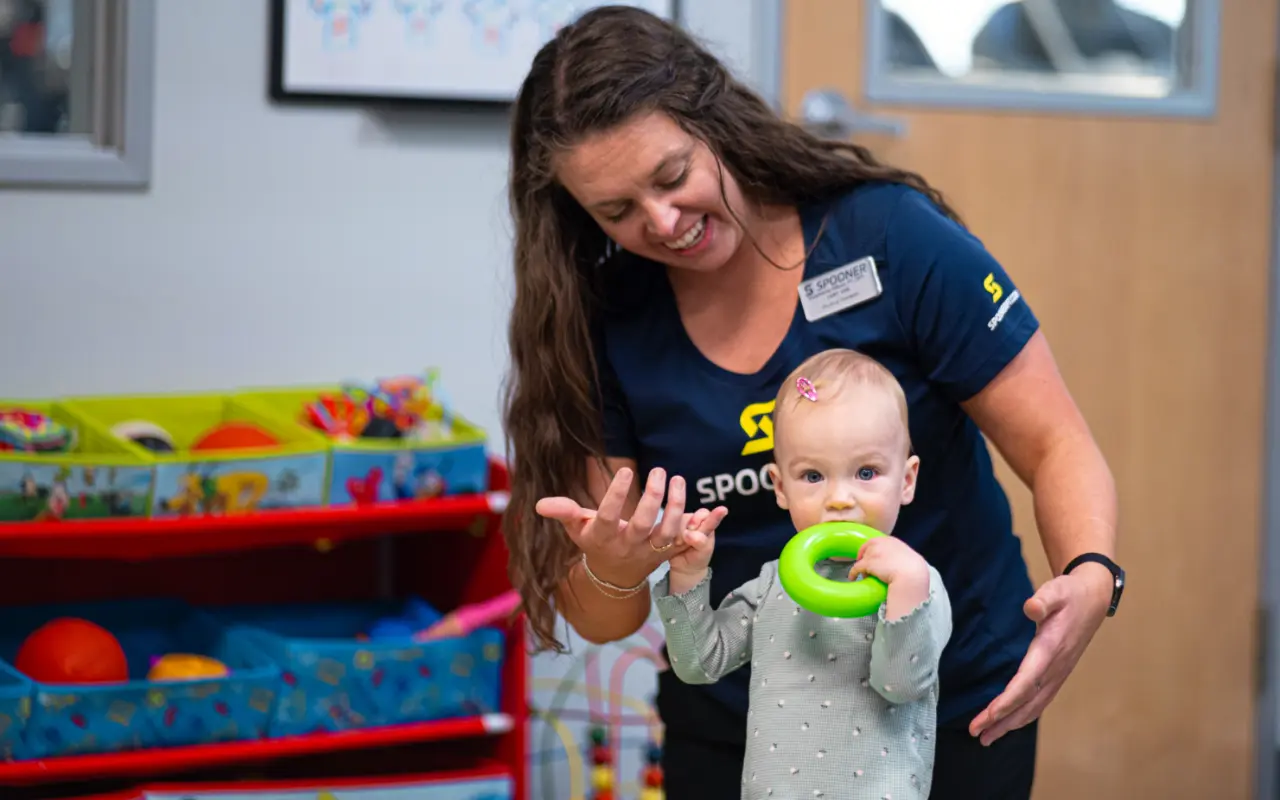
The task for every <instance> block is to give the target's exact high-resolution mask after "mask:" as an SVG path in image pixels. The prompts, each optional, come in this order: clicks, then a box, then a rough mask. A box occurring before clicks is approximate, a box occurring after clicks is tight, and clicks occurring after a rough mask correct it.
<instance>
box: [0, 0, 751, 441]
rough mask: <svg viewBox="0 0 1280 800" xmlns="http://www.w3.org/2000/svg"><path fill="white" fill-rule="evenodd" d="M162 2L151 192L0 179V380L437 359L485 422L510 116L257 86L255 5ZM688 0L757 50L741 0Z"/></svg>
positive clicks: (252, 378) (88, 380) (502, 299)
mask: <svg viewBox="0 0 1280 800" xmlns="http://www.w3.org/2000/svg"><path fill="white" fill-rule="evenodd" d="M156 5H157V7H158V11H157V13H158V21H157V37H156V47H157V60H156V73H157V75H156V113H155V148H156V149H155V154H154V159H155V161H154V164H155V166H154V182H153V185H152V187H151V189H150V191H148V192H145V193H140V194H121V193H114V192H110V193H108V192H104V193H95V192H68V191H14V190H9V191H4V190H0V242H2V243H3V250H0V275H2V281H3V282H2V283H0V298H3V306H4V307H3V308H2V309H0V333H2V334H3V342H4V346H3V347H0V376H2V377H0V396H4V395H8V396H10V397H19V396H46V395H54V394H67V393H93V392H143V391H168V390H195V389H218V388H223V387H229V386H234V385H243V384H263V383H267V384H272V383H294V382H311V381H329V380H335V379H342V378H369V377H372V376H375V375H380V374H387V373H399V372H404V371H411V370H415V369H418V368H420V367H422V366H425V365H428V364H434V365H439V366H441V367H442V368H443V370H444V376H443V377H444V380H445V382H446V386H447V387H448V388H449V390H450V394H451V396H452V398H453V400H454V401H455V403H457V404H458V406H459V408H460V409H461V410H462V413H464V414H465V415H468V416H471V417H473V418H474V419H475V420H476V421H477V422H478V423H480V424H481V425H482V426H484V427H486V428H487V429H488V430H489V431H490V434H491V436H492V437H494V439H495V441H496V440H497V439H498V438H499V437H500V435H501V434H500V429H499V425H498V420H499V412H498V408H499V405H498V403H499V401H498V392H499V382H500V380H501V375H502V370H503V369H504V360H505V357H506V345H505V317H506V312H507V308H508V302H509V279H508V274H509V272H510V267H509V257H510V235H509V226H508V224H507V211H506V200H505V196H504V194H503V191H504V181H505V178H506V168H507V158H506V134H507V128H506V125H507V119H506V116H505V115H504V114H502V113H489V114H480V115H477V114H457V113H454V114H447V113H441V112H439V111H425V112H418V113H408V112H403V113H400V114H397V115H394V116H388V115H379V114H375V113H371V112H368V111H365V110H361V109H359V108H355V107H345V108H344V107H308V108H299V107H279V106H273V105H271V104H269V102H268V100H267V97H266V80H267V79H266V75H267V58H268V42H267V23H266V19H267V12H266V10H265V8H266V5H267V4H265V3H262V2H260V1H259V0H221V1H220V2H215V3H207V2H206V3H190V2H167V1H166V2H161V3H157V4H156ZM684 7H685V16H686V19H687V22H688V25H689V26H690V27H691V28H693V29H694V30H696V31H698V32H699V33H700V34H702V35H704V36H706V37H707V38H708V39H709V40H711V43H712V44H713V45H715V46H716V47H717V49H719V50H720V51H721V52H722V53H724V54H725V55H726V57H727V58H728V59H729V60H730V61H731V62H732V63H734V64H735V65H736V66H738V67H739V68H741V69H745V70H748V71H749V70H750V69H751V56H752V54H751V37H752V35H753V31H752V19H753V16H752V14H751V13H746V12H748V11H749V6H747V5H746V4H745V3H743V2H742V0H685V2H684Z"/></svg>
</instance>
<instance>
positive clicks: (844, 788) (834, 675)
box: [653, 560, 951, 800]
mask: <svg viewBox="0 0 1280 800" xmlns="http://www.w3.org/2000/svg"><path fill="white" fill-rule="evenodd" d="M850 566H851V565H850V564H849V563H848V562H845V563H840V562H835V561H830V560H827V561H821V562H819V563H818V564H817V566H816V570H817V572H818V574H820V575H822V576H823V577H826V578H831V579H834V580H849V578H848V573H849V568H850ZM670 580H671V578H670V575H667V576H664V577H663V578H662V580H661V581H659V582H658V583H657V585H656V586H655V587H654V592H653V596H654V602H655V604H656V605H657V608H658V613H659V614H660V615H661V616H662V624H663V626H664V627H665V628H666V635H667V652H668V656H669V659H670V661H671V668H672V669H673V670H675V673H676V675H677V676H679V677H680V679H681V680H683V681H684V682H685V683H695V684H696V683H714V682H715V681H717V680H719V679H720V678H721V676H723V675H726V674H727V673H729V672H732V671H733V670H735V669H738V668H739V667H741V666H743V665H745V664H747V663H748V662H750V664H751V693H750V708H749V709H748V711H747V751H746V760H745V763H744V764H743V771H742V798H743V800H757V798H758V799H759V800H765V799H766V798H768V800H814V798H825V799H826V800H855V799H860V798H874V800H908V798H927V797H928V796H929V787H930V785H931V784H932V777H933V758H934V746H935V744H936V742H935V738H934V733H935V728H936V723H937V702H938V658H939V656H940V655H941V654H942V649H943V648H944V647H945V646H946V643H947V640H948V639H949V638H950V636H951V602H950V599H949V598H948V596H947V592H946V588H945V587H944V586H943V584H942V576H941V575H939V574H938V572H937V570H935V569H934V568H933V567H932V566H930V567H929V597H928V599H926V600H925V601H924V602H923V603H921V604H920V605H919V606H917V607H916V608H914V609H912V610H911V612H910V613H908V614H907V615H906V616H903V617H901V618H899V619H897V620H894V621H892V622H889V621H886V619H885V606H884V604H881V606H880V610H879V611H878V613H877V614H876V615H874V616H868V617H860V618H851V619H838V618H834V617H823V616H819V615H817V614H814V613H813V612H811V611H806V610H805V609H803V608H801V607H800V606H799V605H797V604H796V602H795V601H794V600H792V599H791V596H790V595H788V594H787V593H786V591H785V590H784V589H783V588H782V583H781V582H780V581H779V580H778V562H777V561H771V562H769V563H767V564H765V565H764V567H763V568H762V569H761V570H760V576H759V577H758V578H756V579H754V580H751V581H748V582H746V583H745V584H743V585H742V586H740V587H739V588H737V589H735V590H733V591H732V592H730V593H729V595H728V596H727V597H725V599H724V601H723V602H722V603H721V604H720V607H719V608H715V609H713V608H712V607H711V602H710V582H711V573H710V571H708V573H707V577H706V578H704V579H703V580H702V582H701V583H699V584H698V585H697V586H695V587H693V588H692V589H690V590H689V591H687V592H685V593H684V594H681V595H672V594H671V591H670Z"/></svg>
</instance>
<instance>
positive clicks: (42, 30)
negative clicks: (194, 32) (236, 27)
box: [0, 0, 154, 187]
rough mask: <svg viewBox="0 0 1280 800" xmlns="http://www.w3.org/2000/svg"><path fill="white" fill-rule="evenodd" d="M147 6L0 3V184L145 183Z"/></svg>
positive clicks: (139, 0)
mask: <svg viewBox="0 0 1280 800" xmlns="http://www.w3.org/2000/svg"><path fill="white" fill-rule="evenodd" d="M153 28H154V0H0V186H25V185H61V186H96V187H104V186H108V187H109V186H119V187H140V186H145V185H146V184H147V183H148V181H149V178H150V160H151V146H150V145H151V131H150V126H151V96H152V85H151V84H152V80H153V71H152V57H153Z"/></svg>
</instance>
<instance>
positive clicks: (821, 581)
mask: <svg viewBox="0 0 1280 800" xmlns="http://www.w3.org/2000/svg"><path fill="white" fill-rule="evenodd" d="M884 535H885V534H883V533H881V532H880V531H878V530H876V529H875V528H872V527H870V526H868V525H863V524H861V523H857V522H820V523H818V524H817V525H812V526H810V527H808V528H805V529H804V530H802V531H799V532H798V533H796V535H795V536H793V537H791V541H789V542H787V545H786V547H783V548H782V555H781V556H779V557H778V580H779V581H781V582H782V588H784V589H786V590H787V594H789V595H791V597H792V598H793V599H794V600H795V601H796V602H797V603H799V604H800V605H801V606H802V607H804V608H806V609H808V610H809V611H812V612H813V613H815V614H821V615H822V616H824V617H842V618H847V617H867V616H870V615H872V614H875V613H876V612H877V611H878V610H879V609H880V605H881V604H882V603H884V601H885V598H887V597H888V594H889V587H887V586H885V584H884V583H883V582H882V581H880V580H879V579H877V578H874V577H872V576H870V575H866V576H864V577H863V578H862V580H857V581H833V580H830V579H828V578H824V577H822V576H821V575H819V574H818V573H817V572H816V571H815V570H814V568H813V567H814V565H815V564H817V563H818V562H819V561H821V560H822V559H824V558H831V557H832V556H845V557H848V558H857V557H858V552H859V551H860V550H861V549H862V545H864V544H866V543H867V540H869V539H873V538H875V537H877V536H884Z"/></svg>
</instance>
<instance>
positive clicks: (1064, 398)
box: [963, 332, 1117, 744]
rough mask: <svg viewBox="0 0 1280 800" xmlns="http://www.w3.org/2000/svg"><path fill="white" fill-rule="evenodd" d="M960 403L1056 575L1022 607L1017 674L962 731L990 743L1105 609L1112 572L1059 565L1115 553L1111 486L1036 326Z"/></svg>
mask: <svg viewBox="0 0 1280 800" xmlns="http://www.w3.org/2000/svg"><path fill="white" fill-rule="evenodd" d="M963 406H964V408H965V411H966V412H968V413H969V415H970V416H971V417H972V418H973V419H974V420H975V421H976V422H977V423H978V425H979V427H981V428H982V430H983V432H984V433H985V434H986V435H987V436H988V437H989V438H990V439H991V441H992V443H993V444H994V445H995V447H996V449H997V450H999V451H1000V453H1001V454H1002V455H1003V456H1004V458H1005V460H1006V461H1007V462H1008V463H1009V466H1010V467H1012V468H1013V470H1014V472H1016V473H1017V474H1018V477H1019V478H1021V479H1022V481H1023V482H1024V483H1025V484H1026V485H1027V486H1028V487H1029V488H1030V489H1031V491H1032V494H1033V496H1034V502H1035V516H1036V526H1037V527H1038V528H1039V530H1040V539H1041V542H1042V543H1043V546H1044V551H1045V555H1046V556H1047V557H1048V560H1049V564H1050V566H1051V567H1052V569H1053V572H1054V574H1055V575H1057V576H1058V577H1055V578H1054V579H1053V580H1050V581H1049V582H1047V583H1045V584H1044V585H1043V586H1041V587H1040V589H1039V590H1038V591H1037V592H1036V593H1035V595H1034V596H1033V597H1032V598H1031V599H1029V600H1028V601H1027V602H1026V604H1025V606H1024V610H1025V612H1026V614H1027V616H1028V617H1029V618H1031V619H1032V620H1033V621H1034V622H1036V624H1037V630H1036V635H1035V638H1034V639H1033V640H1032V642H1031V647H1030V649H1029V650H1028V651H1027V655H1026V657H1025V658H1024V659H1023V662H1022V666H1021V668H1020V669H1019V671H1018V674H1017V675H1016V676H1015V677H1014V678H1013V680H1012V681H1010V682H1009V685H1008V687H1007V688H1006V689H1005V691H1004V692H1003V693H1002V694H1001V695H999V696H998V697H996V698H995V699H994V700H992V701H991V704H990V705H988V706H987V708H986V709H985V710H984V711H983V712H982V713H980V714H979V715H978V716H977V717H976V718H974V720H973V721H972V722H971V723H970V726H969V730H970V733H972V734H973V735H975V736H981V739H982V742H983V743H984V744H990V743H991V742H992V741H994V740H995V739H997V738H999V737H1000V736H1003V735H1004V734H1005V733H1007V732H1009V731H1011V730H1015V729H1017V728H1020V727H1022V726H1023V725H1026V724H1028V723H1030V722H1032V721H1033V720H1035V719H1037V718H1038V717H1039V716H1040V713H1041V712H1042V711H1043V710H1044V708H1045V707H1046V706H1048V705H1049V703H1050V702H1051V701H1052V700H1053V698H1054V696H1055V695H1056V694H1057V693H1058V690H1059V689H1060V688H1061V687H1062V684H1063V683H1064V682H1065V681H1066V679H1067V676H1069V675H1070V674H1071V671H1072V670H1073V669H1074V668H1075V665H1076V663H1077V662H1079V660H1080V657H1081V656H1082V655H1084V651H1085V648H1086V647H1088V645H1089V642H1090V641H1091V640H1092V639H1093V635H1094V633H1096V632H1097V630H1098V627H1099V626H1100V625H1101V624H1102V621H1103V620H1104V619H1105V618H1106V613H1107V608H1108V607H1109V605H1110V601H1111V590H1112V583H1113V578H1112V576H1111V573H1110V572H1108V571H1107V570H1106V569H1105V568H1103V567H1102V566H1100V565H1097V564H1092V563H1086V564H1083V565H1081V567H1080V568H1079V569H1077V570H1072V572H1071V574H1070V575H1061V571H1062V568H1063V567H1064V566H1066V564H1067V562H1068V561H1070V560H1071V559H1072V558H1073V557H1075V556H1076V555H1079V554H1080V553H1085V552H1091V551H1092V552H1099V553H1103V554H1105V555H1107V556H1111V557H1114V556H1115V547H1116V514H1117V510H1116V505H1117V503H1116V489H1115V483H1114V480H1113V478H1112V475H1111V470H1110V469H1109V468H1108V467H1107V462H1106V460H1105V459H1104V458H1103V456H1102V452H1101V451H1100V450H1099V449H1098V445H1097V443H1096V442H1095V441H1094V439H1093V435H1092V434H1091V433H1090V431H1089V427H1088V425H1087V424H1086V423H1085V420H1084V417H1083V416H1082V415H1081V413H1080V411H1079V409H1078V408H1077V407H1076V404H1075V401H1074V400H1073V399H1072V398H1071V395H1070V393H1069V392H1068V391H1067V388H1066V385H1065V384H1064V382H1063V380H1062V376H1061V375H1060V374H1059V372H1058V368H1057V365H1056V363H1055V362H1054V359H1053V354H1052V353H1051V352H1050V350H1049V345H1048V342H1047V341H1046V340H1045V338H1044V334H1043V333H1041V332H1037V333H1035V334H1034V335H1033V336H1032V337H1031V339H1030V340H1028V342H1027V344H1026V346H1025V347H1024V348H1023V349H1022V351H1021V352H1020V353H1019V354H1018V355H1017V356H1016V357H1015V358H1014V359H1013V360H1012V361H1010V362H1009V364H1008V365H1007V366H1006V367H1005V368H1004V369H1003V370H1002V371H1001V372H1000V373H999V374H998V375H997V376H996V377H995V378H994V379H993V380H992V381H991V382H990V383H989V384H988V385H987V386H986V388H984V389H983V390H981V391H980V392H978V394H977V395H975V396H974V397H972V398H971V399H969V400H968V401H966V402H965V403H963Z"/></svg>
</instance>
